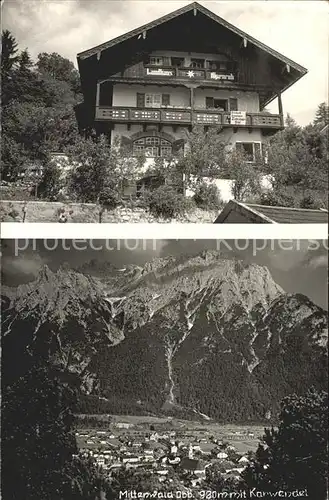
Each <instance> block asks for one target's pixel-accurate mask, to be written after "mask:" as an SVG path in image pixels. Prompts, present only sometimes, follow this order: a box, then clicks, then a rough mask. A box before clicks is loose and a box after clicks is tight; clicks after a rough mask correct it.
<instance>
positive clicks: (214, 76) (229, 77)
mask: <svg viewBox="0 0 329 500" xmlns="http://www.w3.org/2000/svg"><path fill="white" fill-rule="evenodd" d="M210 78H211V79H212V80H234V75H232V73H231V74H229V75H222V74H221V73H216V72H213V71H212V72H211V73H210Z"/></svg>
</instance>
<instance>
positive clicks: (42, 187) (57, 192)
mask: <svg viewBox="0 0 329 500" xmlns="http://www.w3.org/2000/svg"><path fill="white" fill-rule="evenodd" d="M62 190H63V175H62V172H61V170H60V168H59V167H58V166H57V165H54V164H52V163H50V162H49V163H48V164H47V165H46V166H45V169H44V171H43V174H42V178H41V181H40V183H39V185H38V188H37V192H38V196H39V197H40V198H44V199H47V200H49V201H58V200H59V198H60V197H61V192H62Z"/></svg>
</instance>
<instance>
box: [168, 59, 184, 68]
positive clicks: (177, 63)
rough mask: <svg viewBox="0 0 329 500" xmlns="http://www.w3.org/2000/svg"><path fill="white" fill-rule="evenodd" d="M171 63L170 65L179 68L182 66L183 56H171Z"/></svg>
mask: <svg viewBox="0 0 329 500" xmlns="http://www.w3.org/2000/svg"><path fill="white" fill-rule="evenodd" d="M171 64H172V66H175V67H176V68H180V67H182V66H184V64H185V59H184V57H172V58H171Z"/></svg>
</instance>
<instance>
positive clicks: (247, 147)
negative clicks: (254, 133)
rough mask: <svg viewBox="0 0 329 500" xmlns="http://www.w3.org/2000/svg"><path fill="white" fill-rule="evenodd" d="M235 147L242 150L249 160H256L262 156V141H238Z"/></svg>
mask: <svg viewBox="0 0 329 500" xmlns="http://www.w3.org/2000/svg"><path fill="white" fill-rule="evenodd" d="M235 148H236V150H237V151H239V152H241V153H242V154H243V155H244V156H245V157H246V159H247V161H249V162H255V161H257V160H259V159H260V158H261V156H262V144H261V143H260V142H236V144H235Z"/></svg>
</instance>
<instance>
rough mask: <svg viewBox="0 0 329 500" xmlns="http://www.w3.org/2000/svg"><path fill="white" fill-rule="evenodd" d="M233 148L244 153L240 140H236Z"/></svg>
mask: <svg viewBox="0 0 329 500" xmlns="http://www.w3.org/2000/svg"><path fill="white" fill-rule="evenodd" d="M235 149H236V151H237V152H238V153H242V154H244V147H243V146H242V143H241V142H236V143H235Z"/></svg>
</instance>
